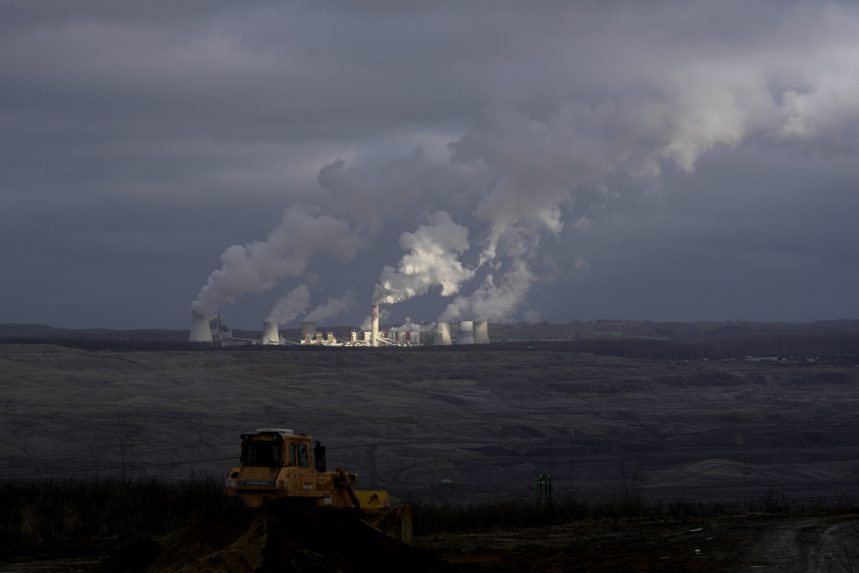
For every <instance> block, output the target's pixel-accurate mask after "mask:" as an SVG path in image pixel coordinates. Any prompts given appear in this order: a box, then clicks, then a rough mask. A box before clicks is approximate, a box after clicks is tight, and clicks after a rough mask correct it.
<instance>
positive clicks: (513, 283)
mask: <svg viewBox="0 0 859 573" xmlns="http://www.w3.org/2000/svg"><path fill="white" fill-rule="evenodd" d="M535 281H536V277H535V276H534V273H532V272H531V270H530V269H529V268H528V265H527V264H526V263H525V262H524V261H521V260H514V261H512V263H510V265H509V268H508V269H506V270H504V271H503V272H501V273H500V275H499V278H498V279H496V278H495V275H494V274H490V275H488V276H487V277H486V278H485V279H484V281H483V284H481V285H480V287H478V288H477V290H475V291H474V292H473V293H471V295H469V296H458V297H456V298H455V299H454V300H453V302H451V303H450V304H449V305H448V306H447V308H446V309H445V310H444V312H443V313H442V314H441V316H439V318H438V319H439V320H446V321H453V320H460V319H466V320H492V321H504V320H509V319H511V318H513V313H514V311H515V310H516V309H517V308H519V306H520V305H521V304H522V303H523V302H524V301H525V299H526V297H527V295H528V291H529V290H530V289H531V286H532V285H533V284H534V282H535Z"/></svg>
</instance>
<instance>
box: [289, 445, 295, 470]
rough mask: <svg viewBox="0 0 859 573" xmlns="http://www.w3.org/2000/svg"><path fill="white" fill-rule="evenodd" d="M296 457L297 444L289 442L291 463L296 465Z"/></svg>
mask: <svg viewBox="0 0 859 573" xmlns="http://www.w3.org/2000/svg"><path fill="white" fill-rule="evenodd" d="M296 457H297V456H296V455H295V444H289V465H291V466H294V465H295V459H296Z"/></svg>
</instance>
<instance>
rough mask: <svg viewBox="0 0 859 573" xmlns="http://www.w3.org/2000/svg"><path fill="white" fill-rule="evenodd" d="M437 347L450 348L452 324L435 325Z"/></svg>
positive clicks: (437, 323) (441, 322)
mask: <svg viewBox="0 0 859 573" xmlns="http://www.w3.org/2000/svg"><path fill="white" fill-rule="evenodd" d="M434 344H435V345H436V346H450V323H449V322H444V321H439V322H436V323H435V341H434Z"/></svg>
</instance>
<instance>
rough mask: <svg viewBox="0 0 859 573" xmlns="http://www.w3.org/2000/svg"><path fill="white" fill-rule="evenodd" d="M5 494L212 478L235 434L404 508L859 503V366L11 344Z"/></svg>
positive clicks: (225, 464)
mask: <svg viewBox="0 0 859 573" xmlns="http://www.w3.org/2000/svg"><path fill="white" fill-rule="evenodd" d="M0 387H2V388H3V393H2V397H0V409H2V416H0V432H2V436H3V439H2V440H0V466H2V467H3V468H4V477H5V478H6V479H44V478H64V477H74V478H81V479H88V478H95V477H113V478H125V479H137V478H142V477H153V478H159V479H166V480H178V479H184V478H187V477H191V476H198V477H199V476H214V477H216V478H218V479H220V478H221V477H222V476H223V475H224V473H225V472H226V471H227V469H228V468H229V467H230V465H231V464H232V463H234V462H235V460H236V459H237V458H238V454H239V439H238V436H239V434H240V433H242V432H247V431H249V430H253V429H255V428H257V427H261V426H275V427H287V428H292V429H294V430H295V431H297V432H306V433H309V434H312V435H313V436H315V437H316V438H317V439H320V440H321V441H322V442H323V443H325V444H326V445H327V446H328V447H329V450H328V459H329V464H330V465H341V466H343V467H345V468H347V469H349V470H352V471H357V472H358V474H359V475H360V482H359V485H360V487H376V486H379V487H384V488H387V489H389V490H391V491H392V492H393V493H394V494H396V495H398V496H400V497H407V498H412V499H425V500H453V501H471V502H474V501H484V500H494V499H499V498H514V499H530V498H531V496H532V495H533V489H532V488H533V484H534V480H535V479H536V477H537V476H538V475H539V474H541V473H550V474H551V476H552V479H553V484H554V487H555V492H556V496H560V497H559V499H567V498H572V499H581V498H587V499H607V498H611V497H613V496H617V495H619V494H629V493H634V494H639V493H640V494H642V495H643V496H645V497H646V498H648V499H665V500H671V499H720V500H745V499H753V498H756V497H759V496H762V495H765V494H767V493H768V492H773V491H778V492H781V493H783V494H785V495H787V496H789V497H791V498H792V499H797V498H817V497H821V496H844V495H852V494H853V493H854V492H855V490H856V477H857V468H859V416H857V415H856V413H857V412H859V368H854V367H852V366H850V365H844V366H830V365H818V364H786V365H785V364H770V363H743V362H716V361H679V360H678V361H667V360H637V359H626V358H612V357H604V356H595V355H589V354H577V353H571V352H558V351H542V350H540V348H539V347H537V348H533V349H529V350H520V351H501V350H497V351H494V350H491V349H490V350H485V349H484V350H481V351H474V352H471V351H462V349H459V351H455V350H435V349H419V350H412V351H408V350H389V351H388V350H381V351H378V352H367V351H364V352H344V351H337V350H336V349H329V350H328V351H288V350H283V349H272V350H271V351H266V349H264V348H262V349H260V350H258V351H241V352H237V351H222V352H221V351H209V352H195V351H163V352H118V351H88V350H79V349H70V348H63V347H58V346H38V345H0Z"/></svg>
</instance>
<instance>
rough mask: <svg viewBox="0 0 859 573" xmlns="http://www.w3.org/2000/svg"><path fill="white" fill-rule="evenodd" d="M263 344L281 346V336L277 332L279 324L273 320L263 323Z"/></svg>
mask: <svg viewBox="0 0 859 573" xmlns="http://www.w3.org/2000/svg"><path fill="white" fill-rule="evenodd" d="M262 343H263V344H269V345H271V344H280V334H279V333H278V332H277V323H276V322H274V321H273V320H266V321H265V322H264V323H263V329H262Z"/></svg>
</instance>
